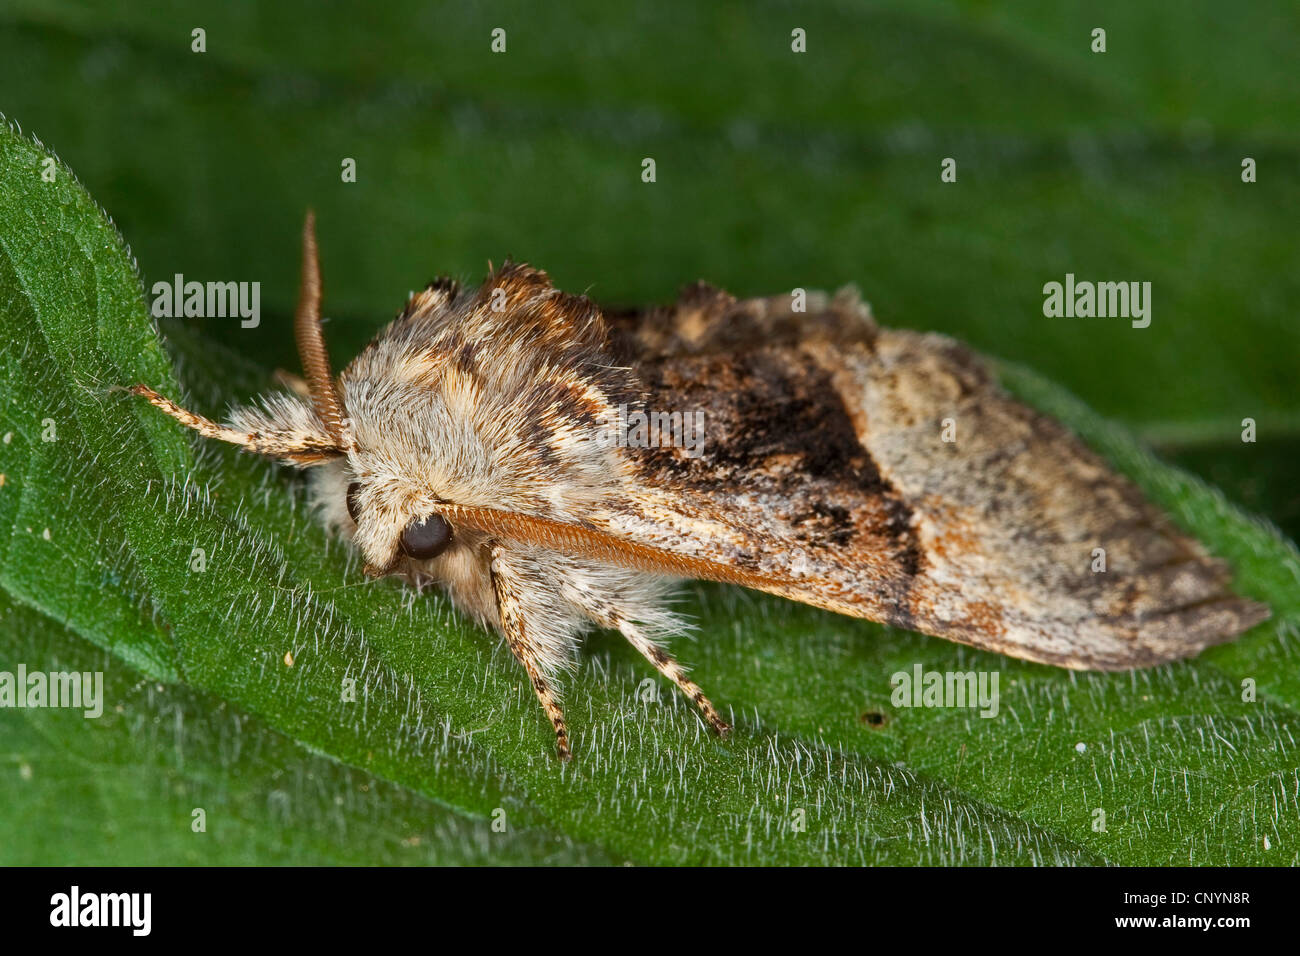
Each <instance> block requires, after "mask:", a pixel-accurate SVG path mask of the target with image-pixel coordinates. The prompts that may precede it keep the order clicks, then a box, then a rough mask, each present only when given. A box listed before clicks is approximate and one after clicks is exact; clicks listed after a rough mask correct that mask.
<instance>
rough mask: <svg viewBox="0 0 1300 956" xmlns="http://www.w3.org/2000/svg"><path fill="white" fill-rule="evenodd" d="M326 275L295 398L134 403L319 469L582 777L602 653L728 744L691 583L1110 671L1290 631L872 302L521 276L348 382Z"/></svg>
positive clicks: (1023, 413)
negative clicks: (702, 677) (681, 658)
mask: <svg viewBox="0 0 1300 956" xmlns="http://www.w3.org/2000/svg"><path fill="white" fill-rule="evenodd" d="M302 253H303V256H302V275H301V292H300V296H299V302H298V307H297V312H296V319H295V334H296V339H297V345H298V350H299V352H300V355H301V359H302V365H303V370H304V373H305V383H303V385H302V387H301V388H299V389H298V393H296V394H295V393H293V392H284V393H272V394H269V395H267V396H265V397H263V398H262V399H261V400H260V401H259V402H258V403H257V404H255V405H250V406H245V407H237V408H235V409H234V410H233V411H232V412H231V413H230V415H229V417H228V420H227V421H226V422H225V423H223V424H218V423H215V422H213V421H210V420H208V419H206V418H204V417H202V416H200V415H197V414H195V413H194V412H191V411H188V410H186V409H184V408H182V407H180V406H178V405H176V404H175V403H173V402H172V401H170V400H169V399H167V398H165V397H163V396H162V395H160V394H158V393H157V392H156V391H154V390H153V389H151V388H149V387H148V386H146V385H142V384H141V385H136V386H134V387H133V388H132V389H131V391H133V392H134V393H135V394H137V395H140V396H143V397H145V398H146V399H148V401H149V402H150V403H152V404H153V405H154V406H156V407H157V408H159V409H160V410H162V411H163V412H165V413H166V414H168V415H170V416H171V417H172V418H174V419H176V420H177V421H178V422H180V423H181V424H183V425H186V426H188V427H189V428H192V429H194V430H195V431H197V432H198V433H199V434H200V435H203V436H205V437H207V438H215V439H219V440H221V441H226V442H232V443H234V444H236V445H238V446H240V447H241V448H243V449H245V450H247V451H250V452H254V453H256V454H259V455H265V456H269V457H271V458H275V459H279V460H280V461H282V462H286V463H288V464H290V465H293V466H296V467H299V468H305V469H308V470H309V472H310V477H309V487H310V494H311V499H312V501H313V502H314V504H315V506H316V507H318V508H319V510H320V512H321V514H322V516H323V519H324V521H325V522H326V524H327V525H328V526H329V527H330V528H332V529H334V530H336V531H337V532H338V533H340V534H341V535H342V536H343V537H345V538H347V539H348V540H350V541H351V542H352V544H353V545H355V547H356V548H357V549H358V550H359V551H360V552H361V554H362V555H363V556H364V560H365V573H366V574H367V575H370V576H381V575H400V576H402V577H404V578H406V579H407V580H408V581H410V582H413V583H416V584H420V585H423V584H425V583H428V582H437V583H439V584H441V585H442V586H443V587H444V588H445V590H446V591H447V593H448V594H449V595H450V598H451V600H452V602H453V603H454V604H455V606H456V607H458V608H459V609H461V610H462V611H464V612H466V613H468V614H469V615H471V616H472V617H473V618H475V619H477V620H478V621H479V622H481V623H482V624H484V625H486V626H487V627H489V628H491V629H494V630H496V631H498V632H499V633H500V634H501V635H502V636H503V637H504V639H505V642H506V644H507V646H508V647H509V649H510V651H511V653H512V654H513V655H514V657H515V658H516V659H517V660H518V662H519V664H520V665H521V666H522V667H523V669H524V672H525V673H526V675H527V677H528V680H529V682H530V683H531V685H532V688H533V691H534V692H535V693H536V695H537V699H538V701H539V702H540V704H541V706H542V709H543V710H544V711H545V714H546V716H547V717H548V718H549V719H550V723H551V725H552V726H553V727H554V730H555V736H556V744H557V748H558V751H559V755H560V757H561V758H563V759H568V758H569V756H570V752H571V751H570V744H569V732H568V729H567V727H566V724H565V717H564V713H563V710H562V708H561V690H560V679H561V677H562V676H563V672H564V671H565V670H566V669H568V668H570V667H571V666H572V665H573V663H574V660H575V655H576V652H577V649H578V646H579V643H580V639H581V637H582V635H583V634H584V633H586V632H588V631H589V630H591V629H592V628H607V629H613V630H616V631H618V632H619V633H620V634H621V635H622V636H623V637H624V638H626V640H627V641H628V642H629V643H630V644H631V645H632V646H633V647H634V648H636V650H637V651H639V652H640V653H641V654H642V655H644V656H645V657H646V658H647V659H648V660H649V662H650V663H651V664H652V665H654V667H655V668H656V669H657V670H658V671H659V672H660V673H661V674H663V675H664V677H666V678H667V679H668V680H670V681H672V682H673V683H674V684H675V685H676V686H677V687H678V688H679V689H680V690H681V692H682V693H683V694H684V695H685V696H686V697H687V698H689V699H690V700H691V701H693V702H694V703H695V705H696V706H697V707H698V708H699V710H700V712H701V713H702V715H703V717H704V719H705V720H706V721H707V722H708V724H709V725H710V726H711V727H712V728H713V729H714V730H715V731H717V732H718V733H719V734H725V733H727V731H728V730H729V727H728V725H727V723H726V722H725V721H724V720H723V718H722V716H721V714H720V713H719V712H718V709H717V708H716V707H715V706H714V705H713V703H712V702H711V701H710V700H709V698H708V697H706V696H705V695H704V692H703V691H702V690H701V689H700V687H699V686H698V685H697V684H696V683H695V682H694V681H693V680H691V679H690V678H689V677H688V676H687V673H686V670H685V669H684V668H683V667H682V666H681V665H680V664H679V663H678V662H677V661H676V660H675V659H674V658H673V657H672V656H671V655H670V654H669V653H668V651H667V649H666V645H667V639H668V638H669V637H670V636H672V635H674V634H676V633H679V632H680V631H682V630H683V628H684V623H683V621H682V620H681V619H680V618H679V617H678V616H676V615H674V614H673V613H672V612H670V611H669V610H668V609H667V601H668V599H669V597H670V592H671V591H672V589H673V587H674V586H675V584H676V583H677V582H679V581H680V579H690V578H694V579H703V580H708V581H719V582H725V583H727V584H734V585H740V586H743V587H746V588H752V589H755V590H758V591H765V592H767V593H770V594H776V595H780V596H782V597H786V598H790V599H793V600H796V601H801V602H804V603H806V604H810V605H813V606H815V607H818V608H824V609H826V610H829V611H834V612H838V613H840V614H847V615H852V616H854V617H860V618H866V619H869V620H872V621H879V622H883V623H886V624H889V625H893V626H895V627H899V628H906V629H909V630H914V631H920V632H922V633H925V634H931V635H935V636H938V637H942V638H947V639H948V640H952V641H959V642H961V643H963V644H969V645H972V646H974V647H978V648H983V649H986V650H990V651H996V652H999V653H1002V654H1006V655H1010V656H1012V657H1018V658H1024V659H1026V660H1030V661H1038V662H1042V663H1046V664H1053V665H1057V666H1060V667H1068V668H1084V669H1099V670H1119V669H1127V668H1136V667H1146V666H1150V665H1154V664H1159V663H1161V662H1164V661H1170V660H1174V659H1177V658H1184V657H1189V656H1192V655H1194V654H1197V653H1198V652H1200V651H1201V650H1202V649H1203V648H1205V647H1207V646H1209V645H1212V644H1215V643H1219V642H1222V641H1226V640H1230V639H1232V638H1233V637H1234V636H1236V635H1238V634H1240V633H1241V632H1242V631H1244V630H1246V629H1247V628H1249V627H1251V626H1252V625H1254V624H1255V623H1257V622H1259V621H1261V620H1263V619H1264V618H1265V617H1267V616H1268V614H1269V611H1268V608H1267V607H1265V606H1264V605H1262V604H1258V603H1255V602H1253V601H1250V600H1247V599H1243V598H1241V597H1238V596H1237V595H1235V594H1234V593H1233V592H1232V590H1231V589H1230V587H1229V572H1228V569H1227V568H1226V567H1225V565H1224V564H1223V563H1222V562H1220V561H1217V560H1215V559H1213V558H1211V557H1210V556H1209V555H1207V553H1206V552H1205V551H1204V550H1203V549H1202V547H1201V546H1200V545H1199V544H1198V543H1197V542H1195V541H1193V540H1191V539H1190V538H1188V537H1186V536H1184V535H1183V534H1181V533H1179V532H1178V531H1177V530H1176V529H1175V528H1174V527H1173V525H1172V524H1171V523H1170V521H1169V520H1168V519H1167V518H1166V517H1165V516H1164V515H1163V514H1162V513H1161V512H1160V511H1159V510H1158V509H1156V508H1155V507H1154V506H1153V505H1151V504H1150V503H1149V502H1147V501H1146V500H1145V499H1144V498H1143V496H1142V494H1141V493H1140V492H1139V491H1138V489H1137V488H1136V487H1135V486H1134V485H1133V484H1132V483H1131V482H1129V481H1128V480H1127V479H1125V478H1123V477H1121V476H1119V475H1117V474H1116V473H1115V472H1114V471H1112V470H1111V469H1110V468H1109V467H1108V466H1107V465H1106V464H1105V463H1104V462H1103V461H1102V460H1101V459H1100V458H1099V457H1098V456H1097V455H1096V454H1094V453H1093V452H1092V451H1090V450H1089V449H1088V448H1087V447H1085V446H1084V444H1083V443H1082V442H1081V441H1080V440H1079V439H1077V438H1076V437H1075V436H1074V435H1072V434H1071V433H1070V432H1069V431H1067V429H1066V428H1065V427H1064V426H1062V425H1061V424H1059V423H1058V422H1056V421H1054V420H1052V419H1050V418H1048V417H1045V416H1044V415H1042V414H1039V413H1038V412H1035V411H1034V410H1032V409H1030V408H1028V407H1027V406H1025V405H1023V404H1021V403H1019V402H1017V401H1015V400H1013V399H1012V398H1011V397H1009V396H1008V395H1007V394H1006V393H1004V392H1003V391H1002V390H1001V389H1000V388H999V386H998V384H997V383H996V381H995V380H994V377H993V375H992V374H991V373H990V370H989V369H988V368H987V367H986V365H985V364H984V362H983V361H981V360H980V359H979V358H978V357H977V356H975V355H974V354H973V353H972V352H970V351H969V350H967V349H966V348H964V347H963V346H961V345H959V344H958V343H956V342H954V341H952V340H950V339H948V338H945V337H942V336H939V335H933V334H929V335H927V334H919V333H916V332H910V331H897V330H889V329H886V328H882V327H880V326H878V325H877V324H876V323H875V322H874V320H873V319H872V316H871V314H870V312H869V310H868V308H867V307H866V305H865V304H864V303H863V302H862V301H861V300H860V298H859V296H858V295H857V294H856V292H854V291H853V290H851V289H847V290H842V291H840V292H839V293H837V294H835V295H834V296H828V295H825V294H819V293H811V294H809V295H808V298H807V302H806V308H805V310H804V311H796V309H795V300H794V298H793V297H792V296H791V295H782V296H775V297H771V298H754V299H744V300H737V299H735V298H733V297H731V296H729V295H727V294H726V293H724V292H722V291H719V290H718V289H715V288H712V287H710V286H708V285H705V284H697V285H695V286H693V287H690V288H688V289H687V290H686V291H685V292H684V293H683V294H682V295H681V297H680V298H679V299H678V301H677V302H676V303H675V304H673V305H671V306H669V307H666V308H651V309H646V310H640V311H615V310H605V311H602V310H601V309H600V308H599V307H597V306H596V305H595V304H594V303H592V302H591V301H589V300H588V299H586V298H584V297H581V296H573V295H567V294H565V293H563V292H561V291H559V290H557V289H555V288H553V287H552V286H551V283H550V280H549V279H548V278H547V276H546V274H545V273H544V272H541V271H538V270H536V269H533V268H530V267H528V266H526V265H519V264H512V263H510V262H507V263H506V264H505V265H504V266H503V267H502V268H500V269H493V270H491V272H490V274H489V275H488V277H487V279H486V281H485V282H484V283H483V284H482V286H481V287H479V288H478V289H477V290H466V289H462V288H461V287H460V286H459V285H458V284H457V283H455V282H453V281H450V280H448V279H439V280H438V281H435V282H433V283H432V284H430V285H429V286H428V287H427V288H426V289H424V290H423V291H422V292H420V293H418V294H414V295H412V296H411V297H410V298H409V300H408V302H407V304H406V307H405V309H403V310H402V312H401V313H400V314H399V315H398V316H397V318H396V319H395V320H394V321H393V322H392V323H391V324H390V325H388V326H387V328H385V329H384V330H383V331H382V332H380V333H379V334H378V336H377V337H376V338H375V339H374V340H373V341H372V342H371V343H370V344H369V345H368V346H367V347H366V348H365V349H364V350H363V351H362V352H361V353H360V354H359V355H358V356H357V357H356V358H355V359H353V360H352V362H351V363H350V364H348V365H347V367H346V368H344V369H343V371H342V372H341V373H340V374H338V375H337V376H336V375H335V374H334V372H333V371H332V370H331V366H330V362H329V358H328V354H327V351H326V346H325V340H324V337H323V335H322V331H321V324H320V305H321V277H320V267H319V264H318V258H317V243H316V235H315V224H314V217H313V216H312V214H311V213H310V212H309V213H308V215H307V219H306V223H305V225H304V228H303V238H302ZM629 410H631V412H632V413H633V414H635V413H637V412H640V413H642V414H645V415H650V414H654V413H657V412H658V413H662V412H664V411H668V412H672V411H680V412H682V413H690V414H693V415H695V416H696V420H698V419H699V416H702V420H703V422H704V429H703V437H704V440H703V442H702V443H701V445H700V446H699V447H697V448H695V449H694V450H693V451H690V450H688V449H685V448H683V447H680V444H677V445H675V444H674V443H672V442H667V443H665V442H630V441H619V440H610V438H611V435H615V434H616V433H617V431H618V428H619V426H620V424H621V423H625V422H626V421H628V420H629V419H630V418H631V417H632V415H630V414H629ZM1098 548H1100V549H1104V553H1105V570H1104V571H1098V570H1097V563H1096V554H1097V552H1096V551H1095V549H1098Z"/></svg>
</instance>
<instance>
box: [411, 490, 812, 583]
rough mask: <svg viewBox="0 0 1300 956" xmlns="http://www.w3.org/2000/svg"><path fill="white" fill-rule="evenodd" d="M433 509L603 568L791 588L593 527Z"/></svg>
mask: <svg viewBox="0 0 1300 956" xmlns="http://www.w3.org/2000/svg"><path fill="white" fill-rule="evenodd" d="M436 508H437V511H438V513H439V514H441V515H443V517H445V518H448V519H450V520H451V521H452V522H453V523H455V522H460V523H462V524H464V525H466V526H467V527H470V528H474V529H475V530H477V531H481V532H483V533H484V534H490V535H494V536H499V537H502V538H506V539H507V540H510V541H517V542H519V543H521V544H531V545H536V546H537V547H542V548H546V549H548V550H552V551H558V552H560V553H562V554H570V555H581V556H583V557H588V558H595V559H596V560H598V561H603V562H605V563H607V564H614V565H618V566H619V567H624V568H632V569H634V570H637V571H649V572H652V573H656V574H667V575H672V576H674V577H680V578H698V579H699V580H702V581H720V582H722V583H724V584H739V585H740V586H742V587H747V588H754V589H756V590H759V591H770V592H772V593H776V594H779V593H782V590H783V589H786V588H789V587H791V586H793V584H794V582H792V581H787V580H784V579H781V578H776V577H771V576H768V575H764V574H761V573H757V572H753V571H746V570H743V569H741V568H733V567H729V566H728V565H725V564H717V563H716V562H713V561H710V560H708V559H707V558H698V557H694V556H692V555H686V554H677V553H675V552H672V551H665V550H663V549H661V548H656V547H652V546H650V545H646V544H640V543H639V542H635V541H627V540H624V539H622V538H619V537H616V536H615V535H612V534H610V533H608V532H606V531H600V530H598V529H596V528H589V527H584V526H583V525H576V524H570V523H568V522H564V521H554V520H552V519H550V518H539V517H537V516H536V515H526V514H519V513H518V512H513V511H498V510H497V509H495V508H477V507H472V506H469V505H456V504H451V503H446V504H439V505H437V506H436Z"/></svg>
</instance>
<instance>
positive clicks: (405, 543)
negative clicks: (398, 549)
mask: <svg viewBox="0 0 1300 956" xmlns="http://www.w3.org/2000/svg"><path fill="white" fill-rule="evenodd" d="M449 544H451V525H449V524H447V519H446V518H444V517H443V516H442V515H429V517H427V518H421V519H419V520H417V521H412V522H411V523H410V524H408V525H407V526H406V530H405V531H403V532H402V550H403V551H405V552H406V554H407V556H408V557H412V558H417V559H419V560H421V561H424V560H427V559H429V558H436V557H437V556H438V555H440V554H442V552H444V551H446V550H447V545H449Z"/></svg>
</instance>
